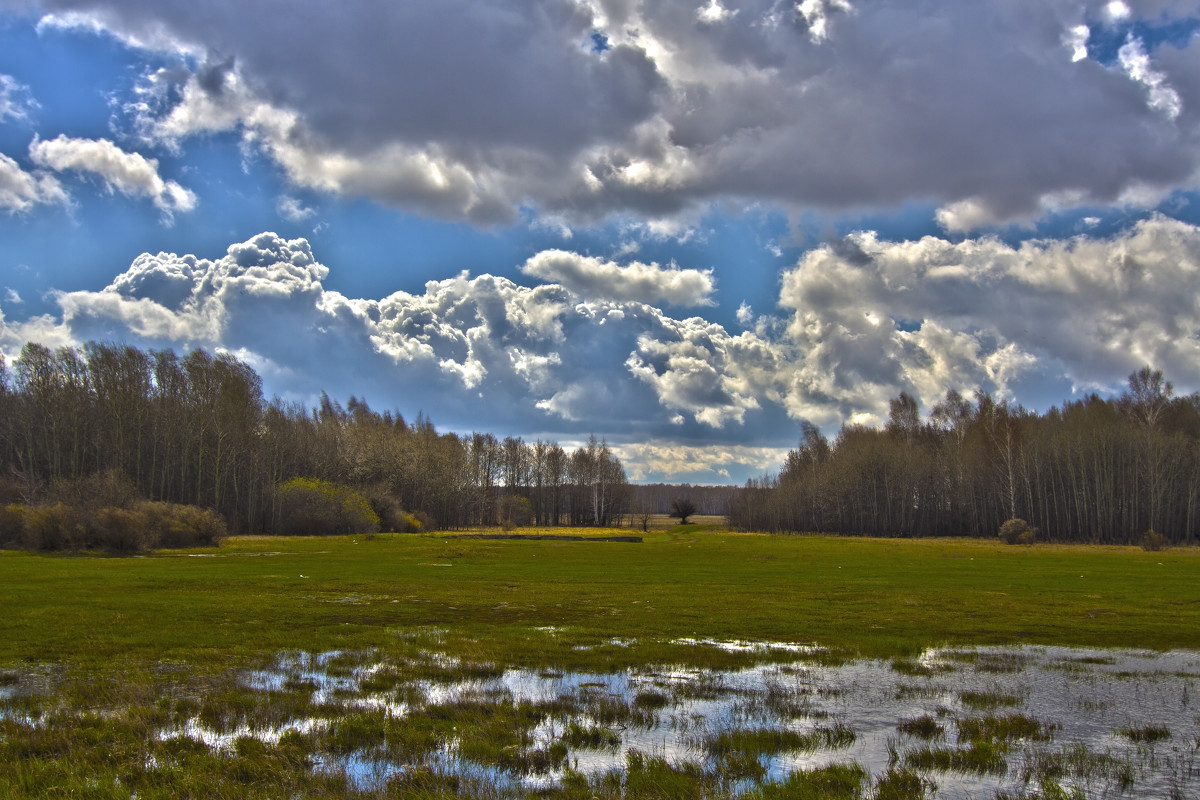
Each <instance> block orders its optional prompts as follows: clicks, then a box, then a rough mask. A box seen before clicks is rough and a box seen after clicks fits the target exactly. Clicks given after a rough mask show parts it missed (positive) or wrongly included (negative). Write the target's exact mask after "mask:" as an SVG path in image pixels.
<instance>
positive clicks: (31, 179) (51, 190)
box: [0, 153, 67, 212]
mask: <svg viewBox="0 0 1200 800" xmlns="http://www.w3.org/2000/svg"><path fill="white" fill-rule="evenodd" d="M66 202H67V193H66V191H65V190H64V189H63V188H62V184H60V183H59V182H58V181H57V180H56V179H55V178H54V176H52V175H47V174H45V173H44V172H36V173H32V172H26V171H25V170H23V169H21V165H20V164H18V163H17V162H16V161H14V160H13V159H11V158H9V157H8V156H6V155H4V154H3V153H0V208H3V209H7V210H8V211H10V212H23V211H28V210H29V209H31V208H32V207H33V206H35V205H41V204H49V203H66Z"/></svg>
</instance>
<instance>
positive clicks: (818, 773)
mask: <svg viewBox="0 0 1200 800" xmlns="http://www.w3.org/2000/svg"><path fill="white" fill-rule="evenodd" d="M866 780H867V773H866V770H864V769H863V768H862V767H861V766H859V765H858V764H831V765H830V766H828V767H821V768H819V769H809V770H797V771H796V772H793V773H792V774H790V775H788V777H787V779H786V780H784V781H780V782H772V783H767V784H764V785H762V786H760V787H758V788H756V789H754V790H753V791H751V792H748V793H747V794H745V795H744V797H745V800H858V799H859V798H861V797H862V793H863V784H864V783H865V782H866Z"/></svg>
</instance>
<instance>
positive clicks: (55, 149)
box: [29, 135, 196, 215]
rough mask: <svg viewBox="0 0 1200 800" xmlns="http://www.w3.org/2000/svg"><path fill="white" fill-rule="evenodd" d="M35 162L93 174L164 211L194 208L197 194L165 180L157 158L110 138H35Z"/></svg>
mask: <svg viewBox="0 0 1200 800" xmlns="http://www.w3.org/2000/svg"><path fill="white" fill-rule="evenodd" d="M29 157H30V158H31V159H32V160H33V162H34V163H35V164H37V165H38V166H41V167H45V168H48V169H53V170H55V171H56V172H64V171H67V170H72V171H75V172H86V173H91V174H94V175H96V176H97V177H99V178H100V179H101V180H102V181H104V185H105V186H107V187H108V189H109V191H113V190H115V191H118V192H120V193H121V194H123V195H126V196H128V197H148V198H150V199H151V200H152V201H153V202H154V205H156V206H158V208H159V209H161V210H162V211H163V212H164V213H166V214H168V215H171V214H173V213H174V212H176V211H192V210H193V209H195V207H196V195H195V194H194V193H193V192H192V191H191V190H189V189H185V188H184V187H183V186H180V185H179V184H178V183H176V182H175V181H168V180H163V178H162V177H161V176H160V175H159V174H158V161H157V160H155V159H153V158H146V157H144V156H142V155H140V154H138V153H127V152H125V151H124V150H122V149H121V148H120V147H117V145H115V144H113V143H112V142H110V141H108V140H107V139H74V138H70V137H67V136H63V135H60V136H58V137H56V138H54V139H49V140H41V139H35V140H34V141H33V142H32V143H31V144H30V145H29Z"/></svg>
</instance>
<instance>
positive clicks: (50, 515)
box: [22, 503, 87, 551]
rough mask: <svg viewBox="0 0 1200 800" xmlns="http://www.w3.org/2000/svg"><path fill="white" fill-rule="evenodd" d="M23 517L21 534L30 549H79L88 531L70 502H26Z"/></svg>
mask: <svg viewBox="0 0 1200 800" xmlns="http://www.w3.org/2000/svg"><path fill="white" fill-rule="evenodd" d="M22 517H23V518H24V519H23V520H22V537H23V541H24V544H25V547H27V548H29V549H30V550H49V551H54V550H79V549H82V547H83V544H84V539H85V536H86V533H87V531H86V529H85V528H84V526H83V525H82V524H81V523H80V522H79V520H78V517H77V515H76V513H75V510H74V509H72V508H71V507H70V506H67V505H65V504H63V503H55V504H54V505H52V506H26V507H25V508H24V509H22Z"/></svg>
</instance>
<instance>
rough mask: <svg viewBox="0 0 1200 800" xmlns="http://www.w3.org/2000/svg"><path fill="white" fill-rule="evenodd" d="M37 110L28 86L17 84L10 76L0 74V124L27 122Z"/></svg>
mask: <svg viewBox="0 0 1200 800" xmlns="http://www.w3.org/2000/svg"><path fill="white" fill-rule="evenodd" d="M37 108H38V104H37V101H36V100H34V99H33V96H32V95H31V94H30V92H29V87H28V86H26V85H24V84H22V83H19V82H17V79H16V78H14V77H13V76H11V75H3V74H0V122H5V121H6V120H18V121H28V120H29V117H30V114H31V113H32V112H33V111H34V110H36V109H37Z"/></svg>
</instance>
